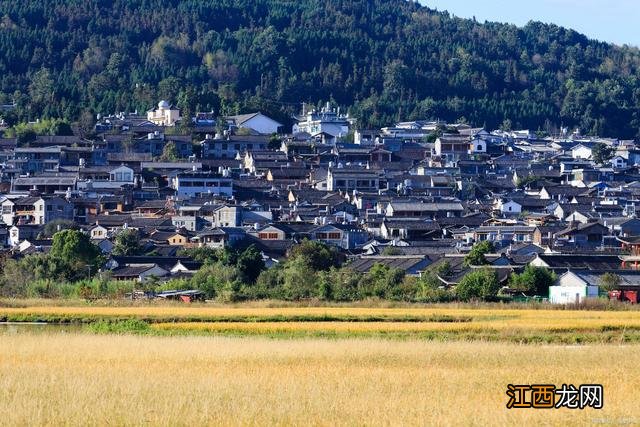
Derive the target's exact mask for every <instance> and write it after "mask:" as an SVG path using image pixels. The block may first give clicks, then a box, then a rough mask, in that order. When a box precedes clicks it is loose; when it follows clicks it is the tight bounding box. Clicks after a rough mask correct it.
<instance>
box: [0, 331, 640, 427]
mask: <svg viewBox="0 0 640 427" xmlns="http://www.w3.org/2000/svg"><path fill="white" fill-rule="evenodd" d="M0 342H1V343H2V345H0V400H1V401H2V402H3V404H2V405H0V420H2V422H1V424H3V425H106V424H110V425H140V424H148V425H166V426H177V425H273V424H278V425H326V426H329V425H332V426H333V425H460V424H462V425H530V424H534V423H535V424H540V423H542V424H547V425H549V424H551V425H559V424H563V425H584V424H602V423H606V424H619V423H625V424H630V423H631V424H633V423H638V422H640V420H639V419H638V418H633V411H631V412H630V411H629V408H631V407H632V406H633V401H632V399H633V397H632V396H634V395H635V392H636V391H637V385H638V384H639V383H640V373H639V372H638V370H636V369H628V366H637V365H638V364H639V363H640V352H639V351H638V349H639V347H637V346H634V345H624V346H618V345H584V346H566V345H551V346H550V345H518V344H508V343H488V342H476V343H468V342H447V343H444V342H429V341H424V340H418V341H416V340H407V341H394V340H385V339H370V338H369V339H341V340H328V339H322V338H305V339H295V340H273V339H267V338H264V337H219V336H171V337H158V336H141V335H93V334H86V333H71V334H62V333H50V334H38V335H32V334H28V333H18V334H3V335H0ZM611 361H624V363H610V362H611ZM509 383H516V384H529V383H543V384H556V385H561V384H564V383H570V384H575V385H579V384H585V383H599V384H602V385H603V386H604V408H603V409H601V410H595V409H592V408H586V409H584V410H569V409H547V410H539V409H537V410H536V409H510V410H509V409H506V407H505V405H506V402H507V400H508V397H507V396H506V394H505V391H506V386H507V384H509ZM630 417H632V418H630ZM634 420H635V421H634Z"/></svg>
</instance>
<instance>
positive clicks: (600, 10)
mask: <svg viewBox="0 0 640 427" xmlns="http://www.w3.org/2000/svg"><path fill="white" fill-rule="evenodd" d="M420 3H421V4H423V5H425V6H428V7H429V8H431V9H438V10H441V11H442V10H448V11H449V13H451V14H453V15H456V16H459V17H461V18H472V17H473V16H475V17H476V19H477V20H478V21H479V22H484V21H485V20H486V21H497V22H509V23H512V24H516V25H518V26H522V25H525V24H526V23H527V22H528V21H530V20H531V21H542V22H548V23H554V24H557V25H561V26H563V27H568V28H573V29H574V30H576V31H579V32H581V33H583V34H585V35H587V36H588V37H590V38H593V39H598V40H602V41H608V42H612V43H617V44H629V45H633V46H640V31H638V29H637V28H638V25H639V24H640V0H420Z"/></svg>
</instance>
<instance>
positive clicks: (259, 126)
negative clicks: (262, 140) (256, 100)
mask: <svg viewBox="0 0 640 427" xmlns="http://www.w3.org/2000/svg"><path fill="white" fill-rule="evenodd" d="M225 119H226V120H227V123H228V124H229V125H230V126H232V127H236V128H244V129H249V130H252V131H254V132H256V133H259V134H262V135H270V134H272V133H278V130H279V129H280V128H281V127H282V126H283V125H282V123H280V122H277V121H275V120H273V119H272V118H270V117H267V116H265V115H264V114H262V113H261V112H259V111H258V112H257V113H250V114H238V115H236V116H227V117H226V118H225Z"/></svg>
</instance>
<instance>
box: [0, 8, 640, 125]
mask: <svg viewBox="0 0 640 427" xmlns="http://www.w3.org/2000/svg"><path fill="white" fill-rule="evenodd" d="M0 51H2V53H3V54H2V55H0V102H3V103H11V102H14V101H15V103H16V104H17V108H16V109H15V110H13V112H12V113H10V114H5V119H6V120H8V121H9V122H10V123H11V122H19V121H27V119H35V118H39V117H51V118H62V119H67V120H69V121H75V120H79V119H80V118H83V117H84V120H83V121H84V122H87V118H88V117H89V116H88V115H87V113H91V114H95V113H102V114H109V113H114V112H117V111H134V110H135V109H137V110H138V111H144V110H145V109H147V108H149V107H151V106H153V105H154V104H155V103H156V102H157V100H158V99H159V98H167V99H169V100H170V101H172V102H173V103H176V104H178V105H179V106H180V108H182V109H184V110H186V111H191V112H192V111H194V110H196V109H198V110H203V111H209V110H214V111H215V112H216V113H217V114H228V113H236V112H243V111H249V110H262V111H264V112H267V113H269V114H271V115H272V116H274V117H275V118H278V119H279V120H283V121H288V122H290V117H291V114H292V113H294V112H297V111H298V110H299V109H300V103H301V102H310V103H312V104H317V103H319V102H321V101H326V100H334V101H335V102H337V103H338V104H339V105H342V106H343V107H348V108H349V109H350V112H351V114H352V115H354V116H356V117H357V118H358V119H359V120H360V125H361V126H363V127H367V126H379V125H387V124H390V123H391V122H393V121H394V120H397V119H417V118H441V119H446V120H450V121H455V120H457V119H459V118H461V117H466V119H467V120H469V121H470V122H471V123H472V124H475V125H479V126H482V125H486V126H488V127H492V128H494V127H499V126H500V125H501V124H502V123H506V122H505V119H509V123H510V124H511V125H512V126H513V127H514V128H516V127H526V128H531V129H533V130H536V129H539V128H540V129H542V130H552V129H554V128H556V127H557V126H560V125H561V124H562V125H564V126H577V127H580V129H581V130H582V131H583V132H584V133H592V134H595V133H597V134H601V135H603V136H621V137H634V136H636V135H637V134H638V129H639V127H640V87H639V86H638V78H639V71H638V70H639V68H640V53H639V52H638V50H637V49H636V48H631V47H627V46H624V47H620V46H615V45H611V44H607V43H602V42H598V41H594V40H589V39H588V38H586V37H585V36H583V35H581V34H579V33H577V32H575V31H572V30H567V29H564V28H561V27H557V26H554V25H545V24H541V23H537V22H531V23H529V24H527V25H526V26H525V27H522V28H518V27H516V26H513V25H506V24H499V23H478V22H476V21H475V20H465V19H459V18H455V17H452V16H450V15H449V14H448V13H446V12H436V11H433V10H430V9H427V8H426V7H422V6H420V5H419V4H418V3H416V2H411V1H409V2H407V1H404V0H373V1H370V0H337V1H321V0H300V1H286V0H182V1H180V0H162V1H161V0H112V1H99V0H38V1H35V0H25V1H5V2H0Z"/></svg>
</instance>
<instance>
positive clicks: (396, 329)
mask: <svg viewBox="0 0 640 427" xmlns="http://www.w3.org/2000/svg"><path fill="white" fill-rule="evenodd" d="M132 319H133V320H136V321H138V323H137V324H134V325H133V326H134V329H135V331H133V330H128V331H129V332H139V333H145V334H156V335H236V336H244V335H251V336H255V335H264V336H268V337H273V338H292V337H296V338H300V337H338V338H349V337H359V338H363V337H387V338H402V339H430V340H445V341H448V340H465V341H468V340H485V341H508V342H518V343H536V342H538V343H565V344H579V343H599V342H601V343H615V344H624V343H632V342H640V311H638V310H619V311H613V310H612V311H597V310H552V309H535V310H534V309H513V308H499V309H494V308H472V307H464V306H463V307H455V306H446V305H445V306H441V307H405V308H376V307H276V308H274V307H247V306H239V307H230V306H213V307H210V306H206V305H202V306H183V305H161V306H157V305H154V306H121V307H104V306H68V307H65V306H27V307H2V308H0V320H1V321H5V322H7V321H8V322H48V323H63V324H64V323H72V324H88V325H92V324H96V322H98V323H101V324H100V325H98V326H100V327H99V328H91V327H90V328H89V329H92V330H94V331H98V332H123V331H124V332H127V330H124V329H123V328H121V327H119V326H118V324H119V323H121V322H126V321H129V320H132ZM114 325H115V326H118V327H115V326H114ZM130 326H131V325H127V326H126V328H129V329H131V328H130ZM126 328H125V329H126Z"/></svg>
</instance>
